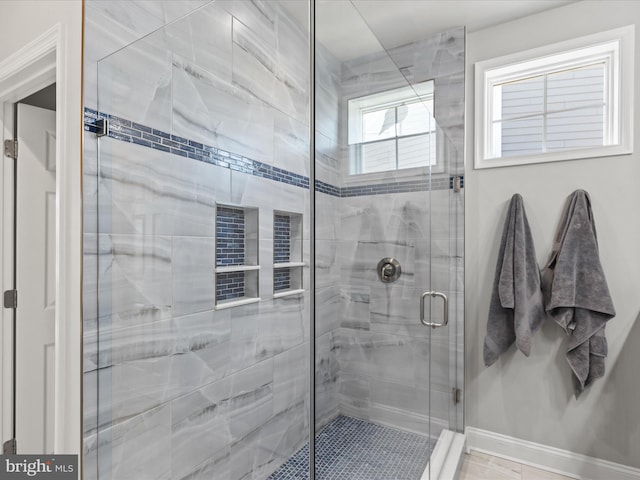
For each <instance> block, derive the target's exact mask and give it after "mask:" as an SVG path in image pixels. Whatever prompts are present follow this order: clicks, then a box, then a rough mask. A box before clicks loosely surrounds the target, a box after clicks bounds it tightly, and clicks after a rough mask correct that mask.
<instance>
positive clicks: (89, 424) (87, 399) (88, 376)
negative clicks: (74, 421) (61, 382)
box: [82, 362, 98, 437]
mask: <svg viewBox="0 0 640 480" xmlns="http://www.w3.org/2000/svg"><path fill="white" fill-rule="evenodd" d="M83 363H86V362H83ZM83 368H84V369H85V370H84V372H83V374H82V399H83V402H84V405H85V408H84V410H83V412H82V433H83V434H84V436H85V437H87V436H89V435H93V434H96V433H97V431H98V371H97V370H96V369H95V368H94V369H93V370H88V369H87V367H86V366H85V365H83Z"/></svg>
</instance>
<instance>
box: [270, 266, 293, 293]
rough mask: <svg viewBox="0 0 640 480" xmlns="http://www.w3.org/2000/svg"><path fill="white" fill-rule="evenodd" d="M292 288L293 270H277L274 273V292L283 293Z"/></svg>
mask: <svg viewBox="0 0 640 480" xmlns="http://www.w3.org/2000/svg"><path fill="white" fill-rule="evenodd" d="M290 288H291V269H290V268H277V269H275V270H274V271H273V291H274V292H282V291H284V290H289V289H290Z"/></svg>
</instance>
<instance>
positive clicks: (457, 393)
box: [452, 388, 462, 405]
mask: <svg viewBox="0 0 640 480" xmlns="http://www.w3.org/2000/svg"><path fill="white" fill-rule="evenodd" d="M452 393H453V404H454V405H457V404H459V403H460V400H461V399H462V390H460V389H459V388H454V389H453V391H452Z"/></svg>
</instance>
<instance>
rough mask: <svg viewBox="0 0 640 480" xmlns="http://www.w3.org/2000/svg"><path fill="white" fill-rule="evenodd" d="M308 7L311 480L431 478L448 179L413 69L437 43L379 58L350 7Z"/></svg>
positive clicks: (435, 88) (435, 97) (448, 351)
mask: <svg viewBox="0 0 640 480" xmlns="http://www.w3.org/2000/svg"><path fill="white" fill-rule="evenodd" d="M389 8H392V2H390V4H389ZM315 9H316V10H315V41H316V43H315V49H316V50H315V73H316V76H315V96H316V98H315V100H316V101H315V142H316V154H315V171H316V185H317V186H316V193H315V195H316V198H315V217H316V222H315V227H316V237H315V238H316V251H315V261H316V263H315V269H316V312H315V326H316V331H315V335H316V336H315V376H316V379H315V422H314V423H315V429H316V432H315V467H316V470H315V475H316V476H315V478H316V479H323V480H324V479H330V478H353V479H367V480H373V479H388V478H402V479H407V480H411V479H421V478H429V477H428V476H429V472H430V471H431V472H433V476H432V477H431V478H437V471H439V467H436V466H434V465H433V464H432V462H430V458H431V452H432V451H433V448H434V445H435V444H436V442H437V440H438V438H439V437H440V434H441V432H443V431H444V430H447V429H451V428H455V420H454V416H455V408H454V400H453V386H454V385H455V383H454V381H453V380H452V374H455V369H454V368H453V367H452V365H455V361H456V357H455V353H454V352H456V351H457V349H456V348H452V342H455V335H454V336H451V335H450V332H451V325H452V324H453V325H456V324H457V318H456V319H452V320H454V321H451V320H450V321H449V323H448V325H447V319H451V317H452V316H453V315H454V314H455V310H453V309H452V300H454V303H455V298H452V296H451V295H450V291H451V288H452V286H453V285H454V282H452V281H451V278H452V275H451V274H452V271H453V267H452V262H454V261H455V258H454V257H455V254H454V253H452V252H453V251H455V250H452V248H454V247H456V244H455V241H454V240H453V236H452V235H451V226H452V225H453V224H454V223H455V219H454V217H453V215H452V213H453V210H452V208H451V205H452V201H453V200H452V199H453V198H454V197H453V195H456V194H455V193H453V192H454V189H453V188H452V187H453V186H454V185H453V184H454V183H455V182H456V181H454V179H453V178H452V176H453V175H452V169H451V164H450V159H451V157H450V153H451V151H452V149H454V146H453V145H452V142H451V140H450V139H449V138H448V133H447V131H446V129H443V128H441V126H440V125H439V122H440V120H441V119H442V120H443V121H444V122H445V123H446V121H447V120H448V117H447V114H446V110H445V108H446V106H447V101H449V100H450V98H448V97H447V95H448V93H447V89H443V91H442V92H440V91H439V85H444V86H447V84H446V82H442V83H441V80H442V79H441V78H440V74H439V73H438V71H439V68H437V66H435V67H434V66H433V65H431V64H427V62H437V59H438V52H439V51H441V50H442V49H443V44H444V43H445V42H447V40H448V38H442V39H429V40H428V41H424V42H415V43H412V44H409V45H404V46H400V47H395V48H387V47H386V46H384V45H382V43H381V42H380V41H379V40H378V38H379V37H378V36H377V35H376V32H375V31H372V30H371V29H370V28H369V26H368V22H367V18H366V16H365V15H364V14H362V13H361V12H360V11H358V9H357V8H356V7H355V6H354V4H352V3H351V2H349V1H318V2H316V5H315ZM441 100H445V101H444V102H443V101H441ZM438 107H440V108H442V110H439V108H438ZM425 292H434V293H427V294H426V295H425ZM454 297H455V296H454ZM421 310H422V312H423V321H424V323H423V322H422V321H421ZM425 324H426V325H425ZM436 451H437V450H436ZM341 475H342V476H341Z"/></svg>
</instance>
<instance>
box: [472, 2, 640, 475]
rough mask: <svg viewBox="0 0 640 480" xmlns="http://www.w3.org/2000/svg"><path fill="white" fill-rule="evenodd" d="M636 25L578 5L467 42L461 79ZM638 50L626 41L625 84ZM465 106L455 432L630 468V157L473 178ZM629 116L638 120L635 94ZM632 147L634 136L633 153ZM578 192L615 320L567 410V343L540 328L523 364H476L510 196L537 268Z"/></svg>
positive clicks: (623, 13) (508, 356) (633, 356)
mask: <svg viewBox="0 0 640 480" xmlns="http://www.w3.org/2000/svg"><path fill="white" fill-rule="evenodd" d="M639 23H640V4H638V3H637V2H626V1H606V2H605V1H583V2H576V3H573V4H570V5H567V6H564V7H561V8H558V9H555V10H552V11H549V12H545V13H541V14H538V15H533V16H530V17H526V18H523V19H520V20H516V21H513V22H509V23H505V24H503V25H499V26H496V27H493V28H488V29H486V30H481V31H477V32H473V33H469V35H468V39H467V75H468V78H473V64H474V63H475V62H477V61H481V60H486V59H489V58H493V57H497V56H500V55H506V54H509V53H513V52H518V51H521V50H526V49H529V48H534V47H538V46H542V45H545V44H548V43H553V42H559V41H563V40H568V39H571V38H574V37H578V36H582V35H588V34H591V33H595V32H599V31H604V30H607V29H612V28H616V27H620V26H624V25H629V24H636V25H638V24H639ZM639 40H640V38H639V37H638V35H637V31H636V46H635V51H636V54H635V71H636V82H635V83H636V85H637V84H638V83H637V79H638V78H640V77H639V76H638V67H640V61H638V60H639V57H638V52H640V45H639V44H638V41H639ZM467 98H468V103H467V105H468V109H467V128H468V132H469V137H468V138H469V141H468V142H467V160H466V161H467V169H466V179H467V184H466V195H467V202H466V223H465V228H466V239H467V240H466V248H465V257H466V259H467V260H466V275H465V283H466V286H467V289H466V291H467V293H466V299H465V301H466V312H467V316H466V353H465V356H466V388H467V398H466V407H465V408H466V425H467V426H470V427H477V428H481V429H485V430H489V431H492V432H498V433H501V434H505V435H510V436H513V437H517V438H520V439H524V440H528V441H532V442H537V443H541V444H544V445H550V446H553V447H557V448H561V449H566V450H569V451H572V452H576V453H580V454H584V455H589V456H593V457H596V458H601V459H605V460H610V461H613V462H619V463H623V464H626V465H631V466H634V467H640V422H638V419H639V418H640V383H639V382H638V375H637V368H638V365H640V350H639V349H638V345H639V344H640V330H639V329H638V326H637V323H638V321H639V320H640V318H639V312H640V300H639V298H640V297H639V295H638V289H639V286H640V249H638V245H640V222H639V221H638V214H637V211H638V206H639V205H640V190H639V189H638V178H640V154H638V153H633V154H631V155H624V156H619V157H610V158H598V159H584V160H574V161H565V162H558V163H554V164H538V165H527V166H519V167H504V168H495V169H486V170H474V169H473V167H472V165H473V118H474V116H473V82H472V81H470V82H468V84H467ZM635 118H636V122H637V121H638V119H639V118H640V92H638V89H637V88H636V92H635ZM636 130H637V129H636ZM639 140H640V137H639V136H638V135H637V134H636V136H635V145H636V147H635V150H636V152H637V150H638V145H639V143H638V141H639ZM577 188H582V189H585V190H587V191H588V192H589V193H590V194H591V199H592V202H593V211H594V216H595V221H596V227H597V229H598V240H599V244H600V258H601V261H602V264H603V267H604V271H605V274H606V275H607V280H608V283H609V288H610V290H611V294H612V297H613V301H614V304H615V307H616V311H617V315H616V317H615V318H614V319H612V320H611V321H610V322H609V324H608V326H607V329H606V335H607V339H608V341H609V356H608V358H607V360H606V368H607V372H606V375H605V377H604V378H602V379H599V380H597V381H596V382H595V383H594V384H593V385H592V386H591V387H590V388H589V389H588V391H587V392H585V393H584V394H583V395H582V396H581V397H580V398H579V399H578V400H576V399H575V398H574V397H573V392H572V387H571V372H570V369H569V366H568V365H567V362H566V360H565V358H564V351H565V347H566V339H565V338H564V334H563V332H562V330H561V329H560V328H559V327H557V326H555V325H553V324H551V322H547V324H545V325H544V326H543V327H542V329H541V331H539V332H538V333H537V334H536V335H535V337H534V341H533V348H532V353H531V356H530V357H529V358H525V357H524V356H523V355H522V354H521V353H519V352H516V351H514V349H513V348H512V349H511V350H510V351H508V352H506V353H505V354H504V355H503V356H502V358H501V359H500V360H499V361H498V362H497V363H496V364H494V365H493V366H491V367H490V368H486V367H485V366H484V363H483V360H482V346H483V339H484V335H485V332H486V325H487V312H488V305H489V298H490V294H491V286H492V281H493V274H494V269H495V265H496V259H497V250H498V244H499V240H500V234H501V229H502V225H503V222H504V218H505V211H506V208H507V205H508V201H509V199H510V197H511V196H512V195H513V193H516V192H518V193H520V194H522V196H523V197H524V205H525V209H526V211H527V215H528V218H529V222H530V224H531V228H532V233H533V237H534V241H535V245H536V252H537V255H538V263H539V264H540V265H543V264H544V262H545V261H546V257H547V256H548V254H549V252H550V248H551V242H552V238H553V235H554V233H555V228H556V225H557V222H558V220H559V216H560V212H561V209H562V206H563V205H564V202H565V200H566V198H567V197H568V195H569V194H570V193H571V192H572V191H573V190H575V189H577Z"/></svg>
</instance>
